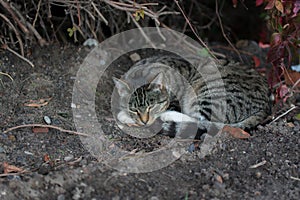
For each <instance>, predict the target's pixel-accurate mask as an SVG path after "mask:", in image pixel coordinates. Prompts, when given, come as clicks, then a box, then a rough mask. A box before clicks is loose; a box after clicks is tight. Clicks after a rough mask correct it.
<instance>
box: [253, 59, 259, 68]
mask: <svg viewBox="0 0 300 200" xmlns="http://www.w3.org/2000/svg"><path fill="white" fill-rule="evenodd" d="M252 59H253V61H254V64H255V67H258V66H259V65H260V59H259V58H258V57H257V56H252Z"/></svg>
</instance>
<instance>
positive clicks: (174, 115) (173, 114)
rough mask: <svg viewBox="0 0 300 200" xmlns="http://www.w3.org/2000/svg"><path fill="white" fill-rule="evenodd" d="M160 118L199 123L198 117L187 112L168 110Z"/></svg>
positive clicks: (170, 120) (177, 121)
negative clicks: (193, 116)
mask: <svg viewBox="0 0 300 200" xmlns="http://www.w3.org/2000/svg"><path fill="white" fill-rule="evenodd" d="M159 117H160V119H161V120H162V121H164V122H176V123H180V122H193V123H197V122H198V121H197V119H195V118H192V117H190V116H188V115H186V114H183V113H180V112H177V111H166V112H163V113H161V114H160V115H159Z"/></svg>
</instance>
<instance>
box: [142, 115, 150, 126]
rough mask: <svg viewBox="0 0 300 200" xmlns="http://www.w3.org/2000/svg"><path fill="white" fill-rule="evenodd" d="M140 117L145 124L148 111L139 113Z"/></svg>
mask: <svg viewBox="0 0 300 200" xmlns="http://www.w3.org/2000/svg"><path fill="white" fill-rule="evenodd" d="M140 119H141V121H142V122H143V123H144V124H147V122H148V121H149V114H148V113H142V114H140Z"/></svg>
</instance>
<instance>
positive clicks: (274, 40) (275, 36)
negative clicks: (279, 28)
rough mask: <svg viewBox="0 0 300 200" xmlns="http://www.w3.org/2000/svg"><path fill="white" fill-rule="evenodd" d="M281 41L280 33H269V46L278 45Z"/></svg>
mask: <svg viewBox="0 0 300 200" xmlns="http://www.w3.org/2000/svg"><path fill="white" fill-rule="evenodd" d="M281 42H282V37H281V34H280V33H273V34H272V35H271V46H276V45H279V44H280V43H281Z"/></svg>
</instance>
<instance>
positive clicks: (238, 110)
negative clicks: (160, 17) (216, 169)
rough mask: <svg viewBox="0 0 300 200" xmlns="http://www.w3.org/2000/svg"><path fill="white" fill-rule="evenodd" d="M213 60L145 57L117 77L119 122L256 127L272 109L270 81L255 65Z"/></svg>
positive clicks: (145, 124) (146, 124) (200, 126)
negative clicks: (194, 61) (213, 64)
mask: <svg viewBox="0 0 300 200" xmlns="http://www.w3.org/2000/svg"><path fill="white" fill-rule="evenodd" d="M210 65H211V64H210V63H204V64H201V65H199V67H194V66H193V65H191V64H190V63H189V62H187V61H185V60H183V59H181V58H179V57H175V56H156V57H150V58H147V59H143V60H141V61H139V62H138V63H136V64H135V65H134V66H133V67H132V68H131V69H130V70H129V72H128V73H126V74H125V75H124V76H123V77H122V78H121V79H116V78H114V82H115V85H116V88H117V90H118V93H119V96H120V100H119V101H120V102H119V106H120V113H119V114H118V119H119V121H120V122H121V123H126V122H132V123H126V124H127V125H129V126H148V125H151V124H152V123H153V122H154V121H155V120H156V119H157V118H160V119H161V120H163V121H165V122H166V123H169V124H171V123H180V122H183V123H184V122H192V123H194V122H196V123H198V125H199V126H198V127H199V128H205V124H206V123H216V124H218V123H220V124H229V125H231V126H236V127H240V128H251V127H254V126H256V125H257V124H258V123H260V122H261V121H262V120H263V119H264V118H265V117H266V116H267V115H268V114H269V111H270V100H269V92H268V85H267V82H266V81H265V79H264V78H263V77H262V76H260V75H259V74H258V73H257V72H256V71H255V70H254V69H252V68H250V67H248V66H242V65H239V64H237V63H227V64H224V65H218V66H217V67H216V68H215V69H217V71H213V67H211V66H210ZM204 69H206V70H204ZM210 70H212V71H211V72H210ZM218 75H220V76H218ZM176 102H177V103H176ZM178 102H179V105H180V106H179V105H178ZM124 119H125V120H124ZM202 125H203V126H202ZM164 127H165V129H168V127H170V126H168V125H166V124H164Z"/></svg>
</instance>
